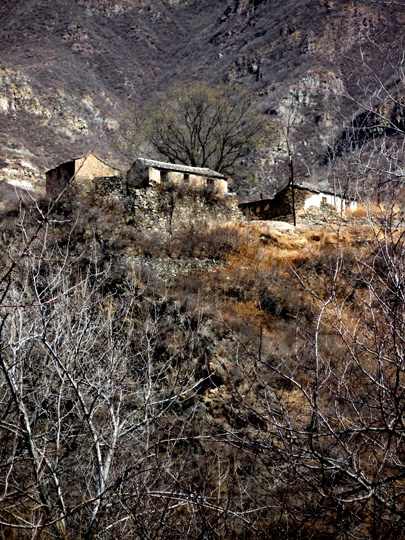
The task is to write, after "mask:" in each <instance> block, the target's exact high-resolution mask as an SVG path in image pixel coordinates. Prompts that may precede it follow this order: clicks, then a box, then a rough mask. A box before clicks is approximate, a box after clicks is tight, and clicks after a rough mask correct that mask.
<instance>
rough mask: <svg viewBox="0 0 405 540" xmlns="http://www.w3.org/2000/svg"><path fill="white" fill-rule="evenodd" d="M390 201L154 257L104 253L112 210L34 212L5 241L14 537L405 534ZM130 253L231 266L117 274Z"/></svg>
mask: <svg viewBox="0 0 405 540" xmlns="http://www.w3.org/2000/svg"><path fill="white" fill-rule="evenodd" d="M397 194H398V197H399V196H400V194H401V191H400V190H398V192H397ZM398 197H396V200H395V205H394V204H392V205H390V206H387V205H385V206H384V207H382V206H381V208H379V209H378V208H375V207H374V208H373V211H374V213H372V212H371V208H370V213H369V215H368V216H365V217H363V218H352V219H349V220H346V222H345V223H343V222H342V224H336V223H335V224H332V223H331V224H329V225H328V224H327V223H325V224H324V225H323V226H322V227H318V228H317V229H314V230H311V229H309V228H307V229H304V230H299V231H293V232H277V231H272V230H269V229H268V228H266V227H264V226H260V225H257V226H256V227H254V226H250V227H248V226H246V225H244V224H243V223H241V224H238V223H234V224H224V225H217V226H215V227H211V228H210V229H209V230H208V231H207V229H206V228H204V229H202V230H199V229H198V228H194V229H193V230H190V231H187V230H184V231H183V232H182V234H181V235H179V236H178V238H177V239H176V242H175V243H174V244H173V240H172V239H170V238H169V237H168V238H167V240H164V239H162V242H161V244H160V245H155V248H154V249H155V252H154V253H153V252H151V247H150V246H145V244H142V242H141V241H140V237H139V234H138V233H137V232H136V231H134V233H133V237H128V230H127V229H125V234H126V235H127V238H126V243H127V244H123V245H122V246H121V247H120V248H119V249H117V250H116V252H114V251H111V250H109V249H107V247H106V246H108V235H109V234H111V233H112V227H111V223H112V222H113V221H114V222H115V223H116V227H118V229H116V230H114V234H116V235H117V236H119V233H120V229H119V227H120V225H119V222H118V221H116V214H115V213H116V212H117V211H118V210H117V208H115V209H113V210H111V209H110V210H108V209H103V211H101V212H98V213H97V212H94V211H92V210H91V209H90V208H87V211H86V207H85V206H83V204H79V203H75V202H72V200H71V198H69V197H67V202H66V201H65V202H64V201H62V200H61V201H59V202H57V203H56V204H55V205H54V207H53V208H52V209H49V208H48V207H47V206H46V205H38V206H36V205H34V204H32V203H31V204H28V203H27V204H24V203H23V201H21V204H20V207H19V208H18V209H16V210H15V211H13V212H10V213H9V214H8V215H6V216H4V218H3V220H2V232H1V233H2V242H3V244H4V246H7V247H6V248H5V249H4V250H3V251H2V268H3V269H4V270H3V273H2V279H1V308H0V310H1V311H0V313H1V326H0V331H1V349H0V362H1V377H0V384H1V394H0V395H1V400H0V406H1V426H0V427H1V438H2V445H1V448H2V451H1V461H0V465H1V469H0V470H1V476H0V478H1V481H0V487H1V493H0V497H1V498H0V501H1V505H0V531H1V538H4V539H5V538H7V539H9V538H11V539H17V538H18V539H20V538H21V539H25V538H27V539H28V538H29V539H34V538H35V539H39V538H43V539H48V538H57V539H60V540H62V539H63V540H67V539H71V538H72V539H73V538H74V539H77V538H82V539H92V538H97V539H101V538H103V539H104V538H120V539H121V538H122V539H125V538H128V539H132V538H156V539H158V538H164V537H166V538H173V539H174V538H176V539H177V538H268V537H271V538H280V539H281V538H312V537H314V536H315V537H317V538H364V539H366V538H379V539H380V538H381V539H382V538H387V539H388V538H392V539H393V538H395V539H398V538H402V537H403V530H402V523H403V520H404V512H405V508H404V488H405V486H404V453H403V436H404V410H405V409H404V408H405V401H404V399H405V398H404V395H405V394H404V390H405V388H404V335H405V332H404V321H405V319H404V315H405V309H404V308H405V296H404V248H405V246H404V222H403V214H402V213H401V212H400V211H399V210H398V208H399V207H398V202H399V201H398ZM104 210H105V211H104ZM107 210H108V211H107ZM383 211H384V212H385V214H384V218H383V219H382V218H381V213H382V212H383ZM377 217H379V219H377ZM382 221H383V223H382ZM131 243H138V250H139V253H141V252H142V250H146V251H145V257H146V258H150V257H159V256H160V257H163V258H176V257H178V256H179V255H180V254H181V256H182V257H183V258H184V257H190V258H194V259H199V258H201V257H204V258H205V259H207V258H211V259H212V260H215V261H217V268H216V270H215V271H210V272H206V271H201V272H197V273H194V274H189V275H184V274H181V275H178V276H177V277H173V278H172V279H168V280H166V281H162V280H160V279H158V278H157V277H156V275H154V274H153V271H151V270H148V269H147V267H146V266H142V265H140V266H139V265H138V266H133V265H132V266H131V265H130V264H128V265H127V266H126V267H125V268H124V269H122V268H121V270H120V271H118V270H117V267H119V265H121V266H122V261H121V262H120V263H119V264H118V262H117V261H119V260H120V257H122V255H123V254H124V253H125V249H126V245H128V244H131ZM203 244H204V250H203V251H202V245H203ZM173 246H175V248H174V247H173ZM145 260H146V259H145Z"/></svg>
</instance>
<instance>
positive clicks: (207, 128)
mask: <svg viewBox="0 0 405 540" xmlns="http://www.w3.org/2000/svg"><path fill="white" fill-rule="evenodd" d="M131 121H132V124H133V126H132V127H130V132H132V131H134V128H135V131H134V134H135V135H134V136H135V137H138V138H139V134H143V135H144V137H145V139H146V140H148V141H149V142H150V143H151V145H152V147H153V148H154V150H155V152H157V153H158V155H160V156H163V157H164V158H166V159H168V160H169V161H172V162H174V163H182V164H185V165H191V166H194V167H209V168H211V169H213V170H215V171H218V172H223V173H226V174H229V175H233V174H234V173H235V172H236V171H237V164H238V163H239V162H240V160H241V159H242V158H244V157H246V156H247V155H249V154H250V153H251V152H253V151H255V150H256V149H257V147H258V145H259V143H260V137H261V135H262V133H261V132H262V128H263V121H262V119H261V116H260V115H259V114H258V113H257V112H256V111H255V108H254V97H253V96H252V95H250V94H249V93H248V92H247V91H245V90H244V89H243V88H241V87H239V86H231V85H225V84H224V85H221V86H217V87H213V88H209V87H207V86H204V85H200V84H195V83H187V84H183V85H177V86H174V87H173V88H171V89H170V91H169V92H167V93H165V95H159V96H156V97H154V98H152V99H151V100H150V102H149V103H147V105H146V106H145V107H144V108H143V109H142V110H139V111H138V112H136V113H135V115H132V116H131V117H130V122H131ZM126 124H128V121H126ZM137 134H138V135H137ZM125 138H126V140H128V141H129V140H131V139H133V137H131V136H128V135H127V136H126V137H125ZM132 157H134V156H132Z"/></svg>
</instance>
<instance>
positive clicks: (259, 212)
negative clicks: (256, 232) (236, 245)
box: [243, 186, 310, 223]
mask: <svg viewBox="0 0 405 540" xmlns="http://www.w3.org/2000/svg"><path fill="white" fill-rule="evenodd" d="M309 194H310V193H309V192H307V191H304V190H300V189H294V199H295V209H296V212H299V211H301V210H303V209H304V205H305V200H306V198H307V197H308V195H309ZM243 212H244V214H245V215H246V216H247V217H248V218H249V219H253V220H254V219H260V220H262V219H264V220H279V221H287V222H288V223H290V222H291V223H292V221H293V204H292V190H291V186H287V187H286V188H285V189H283V190H282V191H280V192H279V193H277V194H276V196H275V197H274V199H264V200H262V201H255V202H251V203H248V204H244V205H243Z"/></svg>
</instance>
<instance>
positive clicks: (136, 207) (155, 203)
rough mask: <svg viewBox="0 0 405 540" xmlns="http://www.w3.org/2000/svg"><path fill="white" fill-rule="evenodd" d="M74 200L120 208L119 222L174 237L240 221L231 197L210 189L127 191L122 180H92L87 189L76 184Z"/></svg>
mask: <svg viewBox="0 0 405 540" xmlns="http://www.w3.org/2000/svg"><path fill="white" fill-rule="evenodd" d="M75 197H83V198H84V197H86V198H89V199H91V204H92V205H99V206H100V207H101V208H102V207H104V208H113V207H121V210H119V212H120V213H121V214H122V216H123V219H124V220H125V221H126V222H127V223H128V224H129V225H131V226H133V227H135V228H136V229H138V230H144V231H151V232H154V233H155V232H156V233H161V234H168V235H175V234H176V232H177V231H179V230H181V229H182V228H184V227H187V226H189V225H191V224H193V225H201V226H204V225H205V224H212V223H223V222H226V221H238V220H243V219H244V216H243V214H242V212H240V210H239V209H238V204H237V197H236V195H234V194H228V195H225V196H224V195H219V196H218V195H217V194H215V192H213V191H212V190H211V189H209V188H207V189H199V188H196V189H193V188H192V187H190V186H187V185H184V184H181V185H176V184H164V183H162V184H160V185H157V186H154V187H153V186H150V187H147V188H141V189H129V190H128V189H127V185H126V179H125V178H122V177H104V178H96V179H94V180H93V181H91V182H88V183H87V187H86V188H85V186H84V185H83V186H80V185H79V184H76V195H75Z"/></svg>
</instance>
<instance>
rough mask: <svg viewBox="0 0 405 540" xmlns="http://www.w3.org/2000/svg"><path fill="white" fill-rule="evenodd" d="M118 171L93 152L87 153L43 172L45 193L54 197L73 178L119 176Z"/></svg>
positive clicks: (79, 179)
mask: <svg viewBox="0 0 405 540" xmlns="http://www.w3.org/2000/svg"><path fill="white" fill-rule="evenodd" d="M119 175H120V171H118V170H117V169H114V168H113V167H111V166H110V165H108V164H107V163H105V162H104V161H103V160H101V159H100V158H99V157H97V156H96V155H95V154H88V155H86V156H81V157H78V158H73V159H71V160H70V161H67V162H65V163H62V164H61V165H58V166H57V167H55V168H54V169H51V170H49V171H48V172H46V173H45V176H46V195H47V197H49V198H54V197H57V196H58V195H59V193H60V192H61V191H62V190H63V189H65V187H66V186H67V185H68V184H69V182H70V181H71V180H72V179H73V178H74V179H75V181H76V182H82V181H83V180H86V181H87V180H93V179H94V178H105V177H114V176H119Z"/></svg>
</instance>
